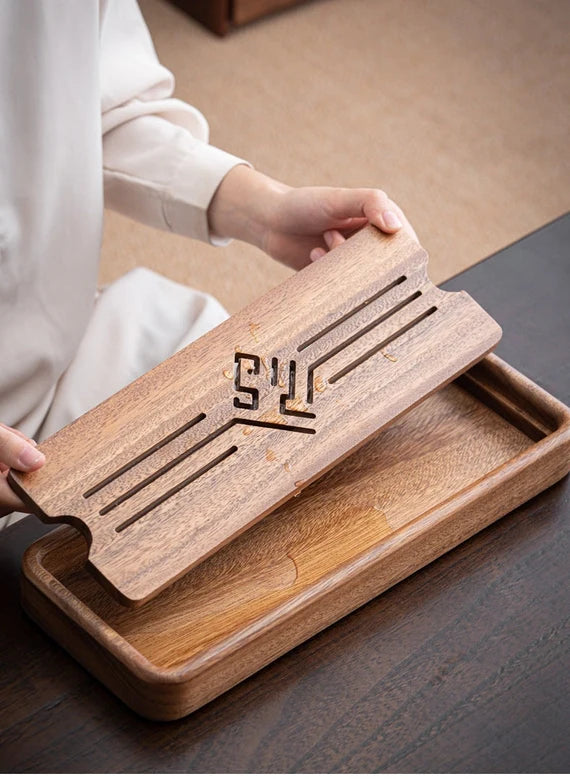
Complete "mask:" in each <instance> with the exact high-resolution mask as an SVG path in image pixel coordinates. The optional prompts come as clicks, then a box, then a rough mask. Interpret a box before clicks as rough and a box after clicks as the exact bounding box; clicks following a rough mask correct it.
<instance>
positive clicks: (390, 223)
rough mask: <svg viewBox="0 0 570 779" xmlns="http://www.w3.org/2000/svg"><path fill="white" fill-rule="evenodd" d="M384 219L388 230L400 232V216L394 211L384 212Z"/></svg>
mask: <svg viewBox="0 0 570 779" xmlns="http://www.w3.org/2000/svg"><path fill="white" fill-rule="evenodd" d="M382 219H383V220H384V224H385V225H386V227H387V228H388V230H398V229H399V228H400V227H401V226H402V223H401V221H400V219H399V217H398V215H397V214H395V213H394V212H393V211H384V213H383V214H382Z"/></svg>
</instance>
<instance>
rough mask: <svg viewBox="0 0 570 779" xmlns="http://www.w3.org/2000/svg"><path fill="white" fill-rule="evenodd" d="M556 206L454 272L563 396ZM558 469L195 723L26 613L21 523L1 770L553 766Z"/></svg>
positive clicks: (561, 499)
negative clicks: (130, 689) (544, 485)
mask: <svg viewBox="0 0 570 779" xmlns="http://www.w3.org/2000/svg"><path fill="white" fill-rule="evenodd" d="M569 245H570V218H569V217H568V216H567V217H565V218H563V219H561V220H558V221H557V222H555V223H553V224H552V225H549V226H547V227H546V228H543V229H542V230H540V231H538V232H537V233H535V234H533V235H531V236H529V237H528V238H526V239H524V240H523V241H521V242H519V243H518V244H515V245H514V246H512V247H509V248H508V249H506V250H504V251H502V252H499V253H498V254H497V255H495V256H494V257H493V258H490V259H489V260H487V261H485V262H483V263H481V264H479V265H478V266H476V267H475V268H473V269H471V270H470V271H468V272H466V273H464V274H462V275H461V276H459V277H458V278H456V279H454V280H452V281H451V282H449V283H448V284H447V285H445V287H446V288H447V289H450V290H451V289H454V290H455V289H462V288H464V289H466V290H467V291H468V292H469V293H470V294H472V295H473V297H474V298H475V299H476V300H478V302H480V303H481V305H482V306H483V307H485V308H486V309H487V310H488V311H489V313H490V314H491V315H492V316H494V317H495V319H497V320H498V321H499V322H500V323H501V324H502V325H503V329H504V339H503V341H502V343H501V345H500V346H499V348H498V350H497V351H498V354H499V355H500V356H502V357H503V358H505V359H506V360H507V361H508V362H510V363H511V364H512V365H514V366H515V367H516V368H518V369H519V370H521V371H522V372H523V373H526V374H527V375H528V376H529V377H530V378H531V379H533V380H534V381H536V382H537V383H539V384H540V385H542V386H543V387H545V389H547V390H548V391H550V392H551V393H552V394H554V395H556V396H557V397H559V398H560V399H561V400H563V401H564V402H565V403H568V402H569V400H570V381H569V375H568V373H569V370H568V359H567V354H568V342H569V337H570V315H569V313H568V311H569V307H568V305H567V300H566V297H567V293H568V289H569V288H570V268H569V263H568V254H569V249H568V246H569ZM568 496H569V487H568V480H565V481H563V482H561V483H559V484H558V485H556V486H555V487H553V488H551V489H550V490H548V491H547V492H545V493H543V494H542V495H540V496H538V497H537V498H535V499H533V500H532V501H530V502H529V503H527V504H526V505H525V506H523V507H522V508H521V509H518V510H517V511H515V512H513V513H512V514H510V515H509V516H507V517H505V518H504V519H502V520H499V521H498V522H497V523H495V524H494V525H493V526H491V527H490V528H489V529H487V530H485V531H483V532H482V533H480V534H479V535H477V536H475V537H474V538H472V539H470V540H469V541H467V542H465V543H464V544H462V545H461V546H460V547H458V548H456V549H455V550H454V551H452V552H450V553H448V554H447V555H445V556H444V557H443V558H440V559H439V560H437V561H436V562H435V563H433V564H431V565H430V566H428V567H427V568H424V569H423V570H422V571H420V572H419V573H417V574H415V575H414V576H412V577H410V578H408V579H407V580H406V581H404V582H403V583H401V584H399V585H398V586H396V587H394V588H393V589H392V590H390V591H389V592H387V593H385V594H384V595H383V596H381V597H379V598H377V599H375V600H374V601H372V602H371V603H369V604H368V605H366V606H365V607H363V608H362V609H360V610H359V611H357V612H355V613H353V614H352V615H350V616H349V617H347V618H345V619H343V620H342V621H341V622H339V623H337V624H336V625H335V626H334V627H332V628H329V629H328V630H326V631H325V632H323V633H321V634H320V635H318V636H317V637H315V638H314V639H312V640H311V641H309V642H307V643H305V644H304V645H302V646H301V647H299V648H298V649H296V650H294V651H292V652H290V653H289V654H288V655H286V656H285V657H283V658H281V659H280V660H278V661H277V662H275V663H273V664H272V665H271V666H269V667H267V668H266V669H264V670H263V671H261V672H260V673H258V674H256V675H255V676H253V677H251V678H250V679H248V680H247V681H245V682H244V683H242V684H241V685H239V686H238V687H236V688H234V689H233V690H232V691H230V692H228V693H226V694H225V695H223V696H222V697H220V698H218V699H217V700H215V701H213V702H212V703H211V704H209V705H207V706H206V707H204V708H203V709H201V710H200V711H198V712H196V713H195V714H193V715H191V716H190V717H188V718H186V719H183V720H180V721H179V722H174V723H165V724H160V723H151V722H146V721H144V720H142V719H141V718H139V717H138V716H137V715H135V714H133V713H132V712H130V711H129V710H128V709H127V708H126V707H125V706H124V705H122V704H121V703H120V702H118V701H117V700H116V699H115V698H114V697H113V696H112V695H111V694H110V693H108V692H107V691H106V690H105V689H104V688H103V687H102V686H101V685H100V684H99V683H98V682H96V681H95V680H94V679H92V678H91V677H90V676H89V675H88V674H87V673H86V672H85V671H83V669H82V668H81V667H80V666H79V665H77V664H76V663H75V662H74V661H73V660H72V659H71V658H69V657H68V656H67V655H66V654H65V653H64V652H63V651H62V650H61V649H60V648H59V647H58V646H57V645H56V644H54V643H53V642H51V641H50V640H49V639H47V638H46V637H45V636H44V635H43V634H42V633H41V632H40V631H39V630H38V629H37V628H36V627H35V626H34V625H33V624H32V623H31V622H30V621H29V620H28V619H27V618H26V617H24V615H23V614H22V612H21V609H20V606H19V602H18V598H19V594H18V576H19V569H20V558H21V554H22V552H23V551H24V549H25V548H26V547H27V546H28V545H29V543H30V542H31V541H32V540H33V539H34V538H37V537H39V536H40V535H41V534H43V532H45V528H44V527H43V526H42V525H41V524H40V523H39V522H38V521H37V520H34V519H31V520H28V521H26V522H24V523H20V525H18V526H16V527H14V528H11V529H9V530H8V531H7V532H6V533H5V534H4V536H3V537H2V542H1V544H0V582H1V584H2V587H3V597H2V627H3V630H2V631H1V635H0V687H1V690H2V699H1V704H0V768H1V769H2V770H4V771H32V770H35V771H59V772H70V771H189V772H196V771H204V772H225V771H238V772H239V771H244V772H246V771H269V772H281V771H293V772H294V771H297V772H304V771H326V772H330V771H342V772H349V771H352V772H360V771H563V770H567V769H568V767H569V765H570V746H569V744H570V739H569V738H568V722H569V721H570V703H569V701H570V695H569V693H570V684H569V678H568V676H569V675H568V667H569V665H570V640H569V639H570V631H569V628H568V623H569V621H570V617H569V614H570V596H569V586H568V585H569V578H570V576H569V573H568V568H569V567H568V559H569V551H570V543H569V541H570V534H569V531H568V514H569V508H568V503H569V501H568Z"/></svg>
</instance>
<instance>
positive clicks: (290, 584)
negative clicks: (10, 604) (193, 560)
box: [22, 356, 570, 719]
mask: <svg viewBox="0 0 570 779" xmlns="http://www.w3.org/2000/svg"><path fill="white" fill-rule="evenodd" d="M569 467H570V410H569V409H568V408H567V407H566V406H564V405H563V404H562V403H560V402H558V401H556V400H555V399H554V398H552V397H551V396H549V395H548V394H547V393H546V392H544V391H543V390H541V389H540V388H538V387H537V386H536V385H534V384H533V383H532V382H530V381H529V380H528V379H526V378H525V377H523V376H521V375H520V374H518V373H517V372H516V371H514V370H513V369H512V368H510V367H509V366H507V365H506V364H505V363H503V362H502V361H501V360H499V359H498V358H496V357H493V356H492V357H489V358H486V359H485V360H483V361H482V362H481V363H479V364H478V365H476V366H475V367H474V368H473V369H472V370H471V371H469V372H468V373H467V374H466V375H464V376H462V377H460V378H459V379H458V380H457V381H456V382H455V383H453V384H452V385H450V386H448V387H446V388H444V389H441V390H440V391H439V392H437V393H436V394H435V395H433V396H432V397H430V398H428V399H427V400H425V401H424V402H423V403H421V404H420V405H419V406H418V407H417V408H415V409H414V410H412V411H410V412H408V413H407V414H405V415H404V416H403V417H402V418H401V419H400V420H399V422H397V423H396V424H394V425H392V426H391V427H390V428H388V429H387V430H385V431H384V432H382V433H380V434H379V435H378V436H377V437H376V438H375V439H374V440H373V441H371V442H370V443H368V444H367V445H366V446H365V447H363V448H361V449H359V450H358V451H357V452H356V453H355V454H353V455H352V457H350V458H349V459H347V460H345V461H343V463H341V464H340V465H338V466H337V467H336V468H335V469H334V470H333V471H331V472H330V473H329V474H327V475H326V476H324V477H323V478H321V479H320V480H319V481H318V482H316V483H315V484H313V485H312V486H311V487H310V488H308V489H307V490H305V491H304V492H303V494H302V496H299V497H298V498H297V499H296V500H293V501H290V502H289V503H288V504H287V505H285V506H282V507H280V508H279V509H278V510H277V511H276V512H274V513H273V514H272V515H271V516H270V517H268V518H266V519H265V521H264V522H262V523H260V524H259V525H256V526H255V527H254V528H252V529H250V530H249V531H248V532H247V533H245V534H243V535H242V536H240V537H239V538H238V539H236V540H235V541H234V542H233V543H232V544H230V545H228V546H226V547H225V548H224V549H223V550H221V551H219V552H218V553H217V554H215V555H214V556H212V557H211V558H209V559H208V560H206V561H205V562H203V563H202V564H201V565H200V566H198V567H197V568H195V569H194V570H193V571H191V572H189V573H188V574H187V575H186V576H185V577H184V578H183V579H181V580H179V581H178V582H176V583H175V584H173V585H172V586H171V587H170V588H168V590H166V591H165V592H163V593H162V594H161V595H159V596H158V597H157V598H155V599H153V600H152V601H151V602H150V603H148V604H146V605H144V606H143V607H141V608H140V609H137V610H132V609H128V608H125V607H122V606H121V605H119V604H118V603H117V602H116V601H115V600H114V599H113V598H112V597H110V596H109V594H108V593H107V592H105V590H104V589H102V588H101V587H100V586H99V585H98V583H97V582H96V580H95V579H94V578H93V577H92V576H91V575H90V574H89V571H88V570H87V569H86V567H85V565H84V562H85V559H86V545H85V542H84V540H83V539H82V538H81V536H79V534H77V533H76V532H75V531H73V530H70V529H65V530H62V531H56V532H55V533H54V534H52V536H50V537H47V538H44V539H42V540H40V541H39V542H37V543H36V544H35V545H34V546H32V547H31V548H30V550H29V551H28V553H27V554H26V556H25V560H24V567H23V572H24V576H23V589H22V592H23V603H24V606H25V608H26V610H27V611H28V613H29V614H30V615H31V616H32V617H33V618H34V619H35V620H36V621H37V622H38V623H39V624H40V625H42V626H43V627H44V628H45V629H46V630H47V632H48V633H50V634H51V635H53V636H54V637H55V638H56V640H57V641H59V642H60V643H61V644H62V645H63V646H64V647H65V648H66V649H67V650H68V651H70V652H71V654H73V655H74V656H75V657H76V658H77V659H79V661H80V662H82V663H83V664H84V665H85V666H86V667H87V668H88V669H89V670H90V671H91V672H92V673H94V674H95V675H96V676H97V677H98V678H99V679H101V680H102V681H103V682H104V683H105V684H106V685H107V686H108V687H109V688H110V689H111V690H113V692H115V693H116V694H117V695H118V696H119V697H120V698H122V699H123V700H124V701H125V702H127V703H128V704H129V705H130V706H132V707H133V708H134V709H135V710H136V711H138V712H140V713H141V714H143V715H144V716H147V717H150V718H152V719H174V718H177V717H181V716H183V715H185V714H187V713H188V712H190V711H192V710H194V709H196V708H197V707H199V706H201V705H203V704H204V703H206V702H207V701H209V700H211V699H212V698H214V697H215V696H216V695H219V694H220V693H221V692H223V691H225V690H227V689H228V688H229V687H231V686H232V685H234V684H236V683H237V682H239V681H241V680H242V679H244V678H245V677H247V676H249V675H250V674H252V673H253V672H255V671H256V670H258V669H259V668H261V667H262V666H264V665H266V664H267V663H268V662H270V661H271V660H273V659H275V658H276V657H278V656H279V655H281V654H283V653H284V652H286V651H288V650H289V649H291V648H292V647H294V646H296V645H297V644H299V643H300V642H302V641H304V640H305V639H307V638H308V637H310V636H311V635H314V633H316V632H318V631H319V630H321V629H323V628H324V627H326V626H327V625H329V624H331V623H332V622H334V621H335V620H337V619H339V618H340V617H342V616H344V615H345V614H347V613H348V612H349V611H351V610H353V609H354V608H356V607H358V606H360V605H362V604H363V603H364V602H366V601H367V600H369V599H370V598H372V597H374V596H375V595H377V594H378V593H379V592H382V591H383V590H385V589H387V588H388V587H390V586H392V585H394V584H395V583H396V582H398V581H400V580H401V579H403V578H404V577H406V576H408V575H409V574H411V573H413V572H414V571H415V570H417V569H418V568H420V567H421V566H423V565H425V564H426V563H428V562H430V561H431V560H433V559H435V558H436V557H437V556H439V555H440V554H442V553H443V552H445V551H447V550H448V549H450V548H452V547H453V546H455V545H457V544H458V543H460V542H461V541H463V540H465V539H466V538H468V537H469V536H471V535H472V534H473V533H475V532H477V531H478V530H480V529H481V528H483V527H485V526H487V525H488V524H490V523H491V522H493V521H494V520H495V519H497V518H499V517H500V516H502V515H503V514H505V513H507V512H508V511H510V510H512V509H513V508H515V507H516V506H517V505H520V504H521V503H523V502H524V501H526V500H528V499H529V498H530V497H532V496H533V495H535V494H536V493H537V492H539V491H541V490H543V489H545V488H546V487H548V486H549V485H551V484H552V483H554V482H555V481H557V480H558V479H560V478H561V477H562V476H564V475H565V474H566V473H567V472H568V470H569Z"/></svg>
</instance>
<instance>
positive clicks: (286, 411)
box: [279, 360, 316, 419]
mask: <svg viewBox="0 0 570 779" xmlns="http://www.w3.org/2000/svg"><path fill="white" fill-rule="evenodd" d="M296 377H297V363H296V362H295V360H289V392H288V393H283V394H282V395H281V396H280V398H279V413H280V414H283V416H290V417H303V418H305V419H315V416H316V415H315V414H313V413H312V412H310V411H298V410H297V409H295V408H288V407H287V401H288V400H295V384H296Z"/></svg>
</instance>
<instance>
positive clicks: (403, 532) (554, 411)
mask: <svg viewBox="0 0 570 779" xmlns="http://www.w3.org/2000/svg"><path fill="white" fill-rule="evenodd" d="M477 366H482V367H483V368H487V369H489V370H490V371H491V372H492V373H493V374H495V375H497V376H498V377H499V379H500V380H501V379H502V380H505V381H506V382H508V383H509V384H511V385H512V386H514V387H515V389H516V390H517V391H518V392H522V393H523V394H526V395H527V397H528V396H530V397H531V398H532V402H533V404H534V406H536V408H537V409H539V410H541V411H543V412H545V413H546V414H547V415H548V417H549V418H550V420H551V424H552V425H556V427H555V428H554V429H552V431H551V432H547V433H545V434H544V437H542V438H541V439H540V440H538V441H534V442H532V443H531V444H530V445H529V447H528V448H527V449H525V450H524V451H523V452H521V453H520V454H518V455H516V456H515V457H513V458H510V459H509V460H506V461H505V462H504V463H502V464H501V465H500V466H498V467H497V468H495V469H493V470H492V471H490V472H489V473H487V474H486V475H485V476H483V477H481V478H480V479H478V480H477V481H475V482H473V483H472V484H470V485H468V486H467V487H464V488H463V489H462V490H459V491H458V492H456V493H454V494H453V495H451V496H450V497H449V498H447V499H445V500H444V501H442V502H441V503H439V504H437V505H436V506H433V507H431V508H430V509H428V510H426V511H425V512H424V513H423V514H420V515H418V516H417V517H416V518H415V519H414V520H412V521H410V522H409V523H407V524H406V525H404V526H403V527H401V528H399V529H397V530H395V531H393V532H392V533H390V535H388V536H387V537H385V538H383V539H381V540H380V541H379V542H378V543H377V544H376V545H375V546H373V547H371V548H370V549H368V550H367V551H366V552H364V553H362V554H361V555H359V556H358V557H356V558H353V559H352V560H351V561H349V562H348V563H343V564H342V565H340V566H339V567H337V568H336V569H334V570H333V571H331V572H329V573H327V574H326V575H325V576H323V577H321V578H320V579H319V580H318V581H317V582H315V583H313V584H312V585H311V586H310V587H308V588H307V589H306V590H303V592H301V593H298V594H297V595H295V596H293V597H292V598H291V599H289V600H287V601H286V602H284V603H282V604H280V605H279V606H276V607H274V608H273V609H271V611H269V612H268V613H266V614H265V615H263V616H261V617H258V618H256V619H255V620H253V621H252V622H251V623H250V624H249V625H247V626H245V627H244V628H241V629H239V630H237V631H234V632H233V633H232V634H230V635H229V636H226V637H224V638H223V639H221V640H220V641H219V642H218V643H217V644H215V645H214V646H212V647H210V648H209V649H205V650H202V651H201V652H199V653H197V654H196V655H194V656H193V657H192V658H190V659H189V660H187V661H186V662H184V663H181V664H180V665H177V666H174V667H172V668H165V667H164V666H158V665H156V664H155V663H154V662H153V661H151V660H150V659H149V658H148V657H147V656H146V655H144V654H142V653H141V652H140V651H139V650H138V649H136V648H135V647H134V646H133V645H132V644H131V643H129V641H128V640H127V639H126V638H124V637H123V636H122V635H121V634H120V633H118V632H117V631H116V630H115V629H114V628H112V627H111V626H110V625H108V624H107V623H106V622H105V621H104V620H103V619H102V618H101V617H99V616H98V615H97V614H96V613H95V612H94V611H92V610H91V608H90V607H89V606H87V605H86V604H85V603H83V602H82V601H81V600H80V599H79V598H78V597H77V596H76V595H74V594H73V593H72V592H71V591H70V590H68V589H67V588H66V587H65V586H64V585H63V584H62V583H61V582H60V581H59V579H57V578H56V577H55V576H54V575H53V574H51V573H50V572H49V571H48V570H47V569H46V568H44V567H43V565H42V562H43V558H44V556H45V555H46V554H47V553H48V552H49V551H50V549H52V548H53V546H54V545H59V543H60V540H61V539H62V537H65V536H66V535H70V534H71V533H74V532H75V531H73V530H71V529H70V528H69V527H62V528H57V529H56V530H54V531H53V532H51V533H49V534H48V535H46V536H43V537H42V538H40V539H38V540H37V541H35V542H34V543H33V544H32V545H31V546H30V547H29V548H28V549H27V550H26V552H25V554H24V558H23V563H22V574H21V575H22V578H23V579H25V582H26V585H29V586H32V587H34V588H35V589H37V590H38V591H39V592H40V593H41V595H43V596H44V597H46V598H47V599H48V600H49V601H50V603H51V605H52V606H53V607H54V608H56V609H59V610H60V611H61V612H62V613H63V614H64V616H65V617H67V618H68V619H70V620H71V621H72V622H73V623H74V624H75V625H76V626H77V627H78V628H79V629H80V630H81V631H83V632H84V633H85V634H86V635H87V637H89V638H90V639H92V640H94V641H95V642H96V644H97V645H99V646H100V647H101V648H102V649H104V650H105V651H106V652H108V653H110V654H112V656H113V657H114V658H115V659H116V660H117V662H118V663H119V664H121V665H122V666H124V668H125V669H126V670H127V671H128V672H130V673H131V674H132V675H133V676H134V677H136V678H137V679H139V680H140V681H141V682H143V683H146V684H149V685H160V686H164V685H168V686H171V685H180V684H183V683H188V682H189V681H191V680H192V679H194V678H195V677H198V676H199V675H200V674H202V673H204V672H205V671H208V670H210V669H211V668H212V666H214V665H217V664H219V663H220V662H221V661H223V660H227V659H228V658H229V657H231V655H232V654H233V653H234V652H235V651H236V650H238V649H239V648H241V647H243V646H244V644H248V643H251V642H252V641H253V640H255V639H260V638H262V637H263V636H264V634H266V633H267V632H268V631H269V630H270V629H271V630H273V629H275V628H276V627H278V626H279V625H281V624H283V623H284V622H286V621H287V619H291V618H292V617H294V616H297V615H299V614H300V613H301V612H302V611H303V609H306V608H307V607H309V606H311V605H312V604H313V603H315V602H316V601H318V600H319V599H320V598H321V597H323V594H327V595H328V594H331V593H333V592H334V590H335V589H336V588H338V587H340V586H341V585H342V584H347V582H349V581H350V579H353V578H355V577H357V576H359V575H363V574H365V573H366V572H367V571H369V570H370V569H371V568H372V567H373V566H375V565H377V564H378V563H379V562H380V561H381V560H382V559H383V558H385V557H387V556H389V555H391V554H393V553H395V552H397V551H401V550H402V549H403V548H404V547H405V546H407V545H408V544H410V543H411V542H412V541H414V540H417V539H418V538H419V537H421V536H423V535H425V533H426V531H427V530H428V529H429V530H433V529H434V528H436V527H437V526H438V525H440V524H441V523H443V522H444V521H445V520H447V519H448V518H449V517H450V516H451V515H453V514H455V513H457V511H458V509H459V508H461V509H462V510H465V509H466V508H467V507H469V506H472V505H474V504H477V503H479V502H481V501H482V500H483V499H484V498H485V497H486V496H488V495H490V494H491V493H492V491H493V490H494V489H496V488H497V486H499V485H500V484H501V482H502V481H503V480H504V477H505V476H506V472H508V476H509V478H512V477H516V476H520V475H521V474H522V472H523V471H524V470H525V469H527V468H528V467H529V466H531V465H532V464H534V463H536V462H538V461H539V460H542V459H543V458H544V457H546V456H547V455H548V454H551V453H553V452H554V450H556V449H558V448H560V447H564V446H566V445H568V446H569V447H570V409H569V408H568V407H567V406H566V405H565V404H564V403H562V402H561V401H560V400H558V399H557V398H555V397H553V396H552V395H550V393H548V392H547V391H546V390H544V389H543V388H541V387H540V386H539V385H537V384H535V383H534V382H533V381H532V380H531V379H529V378H528V377H526V376H525V375H524V374H522V373H520V372H519V371H517V370H516V369H515V368H513V367H512V366H510V365H509V364H508V363H506V362H505V361H504V360H502V359H501V358H499V357H497V356H496V355H494V354H490V355H487V356H486V357H484V358H483V359H482V360H481V361H480V362H478V363H476V366H473V368H476V367H477ZM473 368H471V369H469V370H468V371H466V374H469V373H470V371H471V370H473ZM466 374H462V376H465V375H466ZM468 391H469V390H468ZM482 402H484V401H482ZM487 405H488V404H487ZM511 424H513V425H514V423H511ZM531 440H532V439H531ZM564 469H565V470H564V473H562V474H559V475H557V474H555V477H554V478H550V480H549V483H548V484H547V485H546V486H549V485H550V484H554V483H555V482H556V481H559V480H560V479H561V478H563V477H564V475H565V474H566V473H567V472H568V471H569V470H570V461H569V462H568V463H567V464H566V465H565V466H564ZM545 488H546V487H540V488H539V489H537V491H536V492H535V493H534V494H538V492H540V491H542V490H543V489H545ZM527 499H528V498H524V499H523V500H521V501H520V502H518V503H516V504H515V505H514V506H513V507H512V508H510V509H508V510H507V511H505V512H504V513H503V514H501V515H500V516H504V514H507V513H509V511H511V510H513V509H514V508H515V507H516V506H518V505H521V504H522V503H523V502H524V501H525V500H527ZM496 518H498V517H496ZM493 521H495V519H493V520H490V522H489V523H487V524H491V523H492V522H493ZM481 529H482V528H481ZM475 532H478V531H475ZM471 535H473V533H471V534H469V536H467V537H470V536H471ZM463 540H465V539H464V538H461V539H459V540H458V541H457V542H456V543H461V542H462V541H463ZM456 543H454V544H452V546H450V547H449V548H453V546H455V545H456ZM443 553H444V552H442V553H441V554H443ZM437 556H439V555H436V557H437ZM433 559H435V558H433ZM420 567H422V566H420ZM414 570H418V568H415V569H414ZM412 572H413V571H410V573H409V574H406V575H405V576H404V577H402V578H405V577H406V576H407V575H411V573H412ZM401 580H402V579H399V580H398V581H401ZM395 583H396V582H394V584H395ZM391 586H393V584H390V585H389V586H388V587H387V588H386V589H389V588H390V587H391ZM384 591H386V590H381V591H380V592H378V595H379V594H381V592H384ZM22 603H23V606H24V609H26V595H25V592H24V590H23V597H22ZM350 610H352V609H350ZM347 613H348V612H347ZM33 618H34V619H35V621H36V622H37V621H38V620H37V619H36V618H35V617H33ZM334 621H336V620H334ZM334 621H333V622H334ZM333 622H331V623H329V624H333ZM42 627H43V628H44V630H46V631H47V632H48V633H49V632H50V631H49V629H48V628H47V627H46V626H45V625H44V624H43V623H42ZM315 632H318V631H315ZM68 651H69V650H68ZM285 651H288V650H285ZM80 662H81V661H80ZM259 667H260V668H261V667H262V666H259ZM188 713H189V712H188Z"/></svg>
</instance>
